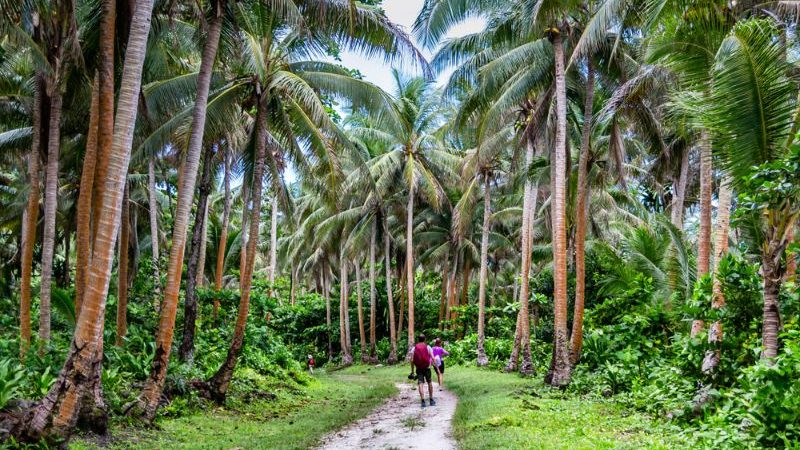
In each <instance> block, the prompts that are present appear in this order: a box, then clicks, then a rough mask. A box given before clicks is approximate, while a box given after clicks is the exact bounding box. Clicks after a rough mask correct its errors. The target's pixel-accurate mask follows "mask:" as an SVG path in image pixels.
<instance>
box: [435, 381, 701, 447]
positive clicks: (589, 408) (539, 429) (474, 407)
mask: <svg viewBox="0 0 800 450" xmlns="http://www.w3.org/2000/svg"><path fill="white" fill-rule="evenodd" d="M446 381H447V386H448V388H450V389H451V390H452V391H453V392H455V393H456V394H457V395H458V397H459V403H458V408H457V409H456V415H455V419H454V423H453V427H454V433H455V437H456V439H457V440H458V443H459V446H460V447H461V448H462V449H464V450H472V449H496V448H503V449H533V448H535V449H645V448H646V449H674V448H681V447H685V445H682V444H681V443H679V442H677V441H676V440H675V438H673V437H671V436H670V435H669V434H668V433H667V432H666V431H665V430H664V427H663V426H662V425H660V424H659V423H657V422H654V421H653V420H652V419H650V418H649V417H647V416H643V415H640V414H637V413H632V412H630V411H629V410H627V409H626V408H625V407H624V406H622V405H620V404H618V403H615V402H613V401H605V400H602V399H584V398H576V397H574V396H571V395H568V394H564V393H562V392H560V391H556V390H553V389H551V388H549V387H546V386H544V385H543V383H542V381H541V377H540V376H537V377H536V378H533V379H523V378H520V377H519V376H517V375H508V374H503V373H497V372H490V371H487V370H480V369H477V368H465V367H456V368H454V369H450V368H448V372H447V380H446Z"/></svg>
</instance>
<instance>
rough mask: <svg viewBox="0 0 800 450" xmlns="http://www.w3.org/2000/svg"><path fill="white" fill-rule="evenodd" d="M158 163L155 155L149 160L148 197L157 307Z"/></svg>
mask: <svg viewBox="0 0 800 450" xmlns="http://www.w3.org/2000/svg"><path fill="white" fill-rule="evenodd" d="M155 166H156V163H155V156H152V157H150V160H149V161H147V196H148V197H147V198H148V210H149V211H148V212H149V217H150V254H151V257H152V260H153V262H152V264H153V288H154V291H155V292H153V294H154V295H153V297H154V298H155V299H156V300H155V303H156V307H157V306H158V301H159V299H160V297H161V269H160V261H159V255H160V253H159V251H158V208H159V206H158V198H157V197H156V167H155Z"/></svg>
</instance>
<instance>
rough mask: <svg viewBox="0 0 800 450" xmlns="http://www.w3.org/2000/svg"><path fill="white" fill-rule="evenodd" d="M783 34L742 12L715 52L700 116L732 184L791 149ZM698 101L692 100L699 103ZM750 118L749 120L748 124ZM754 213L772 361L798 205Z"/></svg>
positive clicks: (791, 92)
mask: <svg viewBox="0 0 800 450" xmlns="http://www.w3.org/2000/svg"><path fill="white" fill-rule="evenodd" d="M778 35H779V30H778V27H777V26H776V25H775V24H774V23H771V22H770V21H768V20H763V19H751V20H745V21H742V22H740V23H738V24H736V25H735V26H734V27H733V28H732V29H731V31H730V32H729V33H728V35H727V36H725V38H724V40H723V41H722V43H721V45H720V47H719V52H717V54H716V55H715V58H716V60H715V64H714V65H713V73H712V76H713V84H712V90H711V105H713V106H712V107H711V108H708V110H707V111H706V115H705V116H703V117H704V122H703V124H704V125H706V126H707V127H708V128H709V129H711V130H712V131H714V133H715V136H716V137H717V141H718V142H719V145H720V151H719V156H720V160H721V162H722V166H723V168H724V169H725V170H726V171H727V172H728V173H729V174H730V176H731V177H732V178H733V179H734V180H739V181H738V182H736V184H734V186H736V185H737V184H740V183H742V182H743V180H746V179H747V177H749V176H751V175H752V174H753V172H754V171H753V168H754V167H756V166H759V165H760V164H764V163H769V162H770V161H775V160H777V159H780V158H781V157H783V156H784V155H786V154H787V152H788V147H789V145H791V143H792V142H793V136H792V130H793V122H794V121H795V120H796V118H795V117H794V111H795V109H796V107H797V104H796V97H795V94H796V88H795V85H794V83H793V82H792V81H791V80H790V79H789V77H788V74H789V72H790V67H789V65H788V64H787V63H786V61H785V60H784V59H783V58H782V57H781V55H782V54H783V52H784V47H783V44H782V43H781V40H780V39H778V38H777V37H778ZM701 104H702V103H700V102H699V101H698V102H697V103H694V102H692V106H693V107H695V108H697V111H699V110H700V108H701ZM746 123H749V124H750V125H749V126H747V127H743V125H744V124H746ZM760 182H761V181H760V180H758V179H756V180H755V183H760ZM759 187H762V186H761V185H759ZM748 188H752V186H748ZM784 200H787V199H784ZM790 203H791V202H790ZM757 214H758V218H757V219H755V223H756V224H757V227H758V228H759V237H760V242H759V243H760V245H761V257H762V269H761V270H762V273H763V277H764V281H763V283H764V325H763V330H762V346H763V353H762V356H763V357H764V358H765V359H766V361H767V362H768V363H772V362H773V359H774V358H775V356H776V355H777V352H778V331H779V327H780V313H779V308H778V301H777V293H778V291H779V290H780V286H781V283H782V280H783V271H784V270H785V265H784V264H782V262H781V259H782V258H783V254H784V252H785V248H786V245H787V244H788V241H787V235H788V233H787V230H788V229H791V228H792V227H793V226H794V224H795V222H796V221H797V218H798V214H800V210H798V209H797V205H796V204H795V205H793V206H792V205H785V206H784V207H781V208H779V207H775V206H772V205H769V206H768V208H767V209H766V210H764V211H760V210H759V211H758V212H757ZM723 219H724V218H723Z"/></svg>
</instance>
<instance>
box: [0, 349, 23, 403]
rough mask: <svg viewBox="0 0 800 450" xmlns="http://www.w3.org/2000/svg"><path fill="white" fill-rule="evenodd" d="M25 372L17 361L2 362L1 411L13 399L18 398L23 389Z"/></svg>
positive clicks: (0, 362)
mask: <svg viewBox="0 0 800 450" xmlns="http://www.w3.org/2000/svg"><path fill="white" fill-rule="evenodd" d="M24 378H25V370H23V369H22V368H21V367H19V366H18V365H17V363H16V362H15V361H12V360H10V359H4V360H2V361H0V409H3V408H4V407H5V406H6V404H7V403H8V402H9V401H10V400H11V399H13V398H16V397H17V396H18V394H19V393H20V390H21V388H22V380H23V379H24Z"/></svg>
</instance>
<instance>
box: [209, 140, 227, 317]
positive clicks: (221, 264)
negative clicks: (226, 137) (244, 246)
mask: <svg viewBox="0 0 800 450" xmlns="http://www.w3.org/2000/svg"><path fill="white" fill-rule="evenodd" d="M223 166H224V168H223V170H224V171H225V173H224V174H223V178H224V181H223V183H224V185H225V199H224V202H225V204H224V206H223V209H222V230H220V235H219V245H218V246H217V260H216V263H217V267H216V269H215V270H214V290H215V291H217V293H219V291H220V290H221V289H222V275H223V272H224V271H225V250H226V246H227V245H228V226H229V225H230V220H231V164H230V157H229V155H228V152H227V150H226V151H225V154H224V155H223ZM218 315H219V297H218V296H215V297H214V316H213V317H214V320H215V321H216V320H217V316H218Z"/></svg>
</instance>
